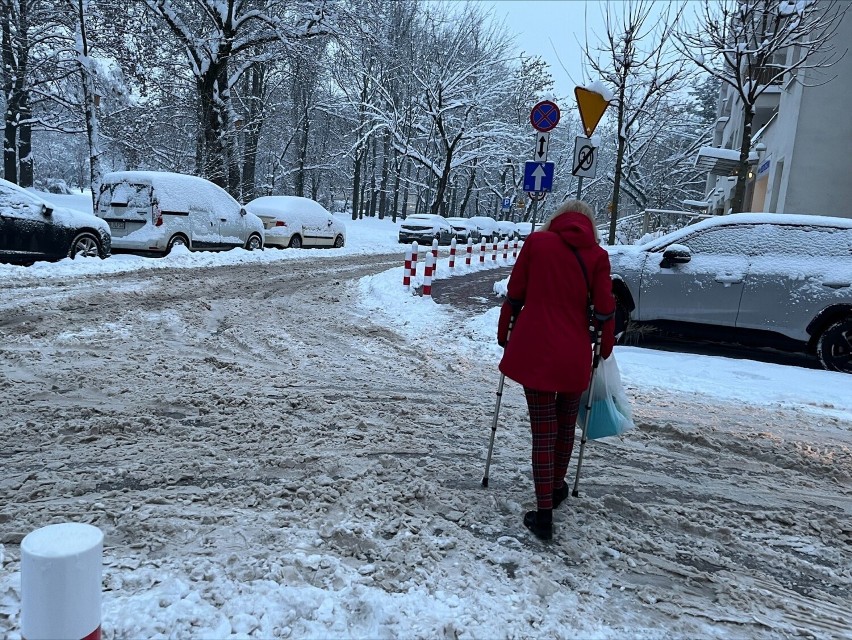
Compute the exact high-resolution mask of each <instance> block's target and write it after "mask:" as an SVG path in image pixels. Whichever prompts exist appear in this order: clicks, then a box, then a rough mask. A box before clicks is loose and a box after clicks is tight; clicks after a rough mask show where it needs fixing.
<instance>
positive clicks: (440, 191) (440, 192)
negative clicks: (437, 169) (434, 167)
mask: <svg viewBox="0 0 852 640" xmlns="http://www.w3.org/2000/svg"><path fill="white" fill-rule="evenodd" d="M452 161H453V150H452V148H450V149H447V156H446V158H445V159H444V168H443V170H442V171H441V175H440V177H439V178H438V185H437V187H436V188H435V199H434V200H432V206H431V207H430V210H429V212H430V213H433V214H435V215H438V213H439V212H440V210H441V204H442V203H443V201H444V194H445V193H446V192H447V183H448V182H449V180H450V166H451V165H452Z"/></svg>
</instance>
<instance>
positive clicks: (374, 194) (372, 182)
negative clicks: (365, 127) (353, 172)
mask: <svg viewBox="0 0 852 640" xmlns="http://www.w3.org/2000/svg"><path fill="white" fill-rule="evenodd" d="M370 165H371V167H370V212H369V216H370V217H371V218H375V217H376V201H377V200H378V195H379V194H378V191H377V190H376V136H373V158H372V161H371V162H370Z"/></svg>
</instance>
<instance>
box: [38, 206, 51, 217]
mask: <svg viewBox="0 0 852 640" xmlns="http://www.w3.org/2000/svg"><path fill="white" fill-rule="evenodd" d="M41 215H43V216H45V217H48V218H49V217H50V216H52V215H53V209H51V208H50V207H48V206H47V205H46V204H43V205H41Z"/></svg>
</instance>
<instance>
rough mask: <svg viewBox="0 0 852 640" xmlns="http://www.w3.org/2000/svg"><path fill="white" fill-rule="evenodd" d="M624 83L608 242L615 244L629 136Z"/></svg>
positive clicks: (622, 84)
mask: <svg viewBox="0 0 852 640" xmlns="http://www.w3.org/2000/svg"><path fill="white" fill-rule="evenodd" d="M624 85H625V83H624V82H622V83H621V88H620V90H619V92H618V151H617V152H616V155H615V176H614V179H613V181H612V200H611V202H610V218H609V238H608V240H607V244H610V245H613V244H615V227H616V223H617V221H618V196H619V192H620V190H621V168H622V165H623V164H624V150H625V147H626V143H627V138H626V136H625V131H624V91H625V89H624Z"/></svg>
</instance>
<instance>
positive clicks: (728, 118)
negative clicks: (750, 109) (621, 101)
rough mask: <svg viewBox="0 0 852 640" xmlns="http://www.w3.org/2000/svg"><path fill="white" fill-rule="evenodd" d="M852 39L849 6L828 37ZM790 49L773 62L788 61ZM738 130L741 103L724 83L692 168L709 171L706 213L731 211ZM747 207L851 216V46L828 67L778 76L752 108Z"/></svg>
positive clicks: (839, 41) (839, 42)
mask: <svg viewBox="0 0 852 640" xmlns="http://www.w3.org/2000/svg"><path fill="white" fill-rule="evenodd" d="M833 40H834V42H833V45H834V46H835V48H836V50H837V51H838V52H839V53H843V51H844V50H846V49H847V47H848V46H849V45H850V44H852V10H850V11H847V13H846V15H845V16H844V17H843V19H842V20H841V21H840V23H839V26H838V28H837V31H836V33H835V34H834V36H833ZM793 49H794V48H790V49H789V50H787V51H785V52H784V53H783V54H781V53H780V52H779V55H783V56H787V58H786V59H779V60H778V63H779V65H780V64H783V65H785V66H787V65H788V64H789V63H790V62H791V57H792V56H795V55H796V51H794V50H793ZM742 129H743V104H742V102H741V101H740V100H739V96H738V95H737V93H736V91H735V90H734V89H733V88H732V87H730V86H728V85H723V87H722V89H721V91H720V96H719V102H718V109H717V120H716V128H715V133H714V140H713V146H712V147H703V148H702V149H701V151H700V152H699V155H698V157H697V158H696V166H697V167H700V168H704V169H706V170H707V171H708V177H707V191H706V196H705V203H706V205H707V209H708V212H709V213H714V214H722V213H728V212H730V206H731V205H730V203H731V199H732V197H733V193H734V187H735V186H736V166H737V163H738V161H739V149H740V141H741V136H742ZM752 131H753V132H754V133H753V135H752V143H751V152H750V156H749V162H750V171H749V178H748V183H747V189H746V199H745V210H746V211H766V212H773V213H804V214H816V215H829V216H840V217H846V218H852V51H847V52H846V54H845V55H843V57H842V58H841V59H840V60H839V61H838V62H836V63H835V64H833V65H832V66H830V67H827V68H822V69H801V70H798V71H794V72H792V73H791V72H788V73H786V74H784V77H783V79H782V80H781V81H780V83H779V84H775V85H771V86H769V87H767V90H766V91H765V92H764V93H763V94H762V95H761V96H760V97H759V98H758V101H757V104H756V105H755V115H754V121H753V123H752Z"/></svg>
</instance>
